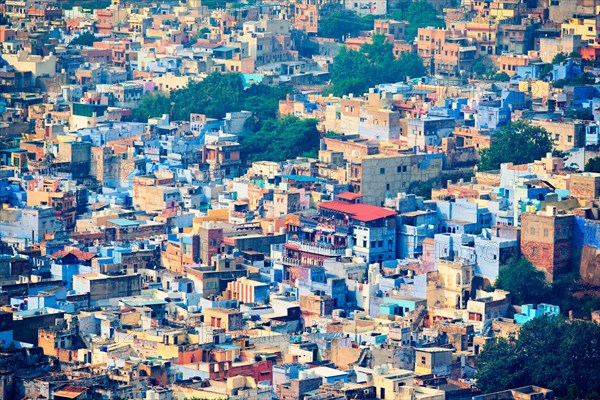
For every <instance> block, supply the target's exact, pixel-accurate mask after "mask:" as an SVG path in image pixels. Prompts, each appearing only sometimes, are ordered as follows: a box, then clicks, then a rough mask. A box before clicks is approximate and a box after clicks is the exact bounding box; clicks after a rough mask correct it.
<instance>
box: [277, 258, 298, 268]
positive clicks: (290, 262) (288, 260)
mask: <svg viewBox="0 0 600 400" xmlns="http://www.w3.org/2000/svg"><path fill="white" fill-rule="evenodd" d="M281 262H282V263H283V264H284V265H290V266H293V267H299V266H300V264H301V262H300V260H298V259H297V258H291V257H282V259H281Z"/></svg>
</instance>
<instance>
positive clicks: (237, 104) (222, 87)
mask: <svg viewBox="0 0 600 400" xmlns="http://www.w3.org/2000/svg"><path fill="white" fill-rule="evenodd" d="M243 91H244V86H243V84H242V80H241V78H240V75H239V74H234V73H226V74H221V73H218V72H213V73H211V74H209V75H208V76H207V77H206V78H205V79H204V80H202V81H200V82H190V83H189V84H188V86H187V87H186V88H184V89H181V90H177V91H174V92H172V93H171V100H172V101H173V102H174V103H175V107H173V118H174V119H176V120H188V119H189V118H190V114H191V113H198V114H205V115H206V116H207V117H209V118H223V117H224V116H225V114H226V113H228V112H232V111H239V110H241V108H242V96H243Z"/></svg>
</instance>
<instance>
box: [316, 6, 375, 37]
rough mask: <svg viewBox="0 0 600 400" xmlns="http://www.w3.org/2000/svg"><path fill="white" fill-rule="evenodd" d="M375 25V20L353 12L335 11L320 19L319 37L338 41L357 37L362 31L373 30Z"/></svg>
mask: <svg viewBox="0 0 600 400" xmlns="http://www.w3.org/2000/svg"><path fill="white" fill-rule="evenodd" d="M373 24H374V23H373V19H371V18H361V17H359V16H358V15H356V13H355V12H353V11H349V10H339V11H334V12H332V13H331V14H329V15H328V16H326V17H324V18H320V19H319V36H320V37H326V38H331V39H338V40H342V39H343V38H344V37H349V36H352V37H356V36H358V34H359V33H360V31H366V30H371V29H373Z"/></svg>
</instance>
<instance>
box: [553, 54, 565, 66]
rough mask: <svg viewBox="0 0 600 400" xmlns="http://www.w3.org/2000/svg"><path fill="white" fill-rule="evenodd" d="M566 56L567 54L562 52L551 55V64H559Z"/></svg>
mask: <svg viewBox="0 0 600 400" xmlns="http://www.w3.org/2000/svg"><path fill="white" fill-rule="evenodd" d="M567 58H568V56H567V55H566V54H565V53H563V52H560V53H558V54H556V55H555V56H554V57H552V64H560V63H561V62H563V61H565V60H566V59H567Z"/></svg>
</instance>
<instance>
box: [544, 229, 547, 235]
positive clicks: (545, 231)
mask: <svg viewBox="0 0 600 400" xmlns="http://www.w3.org/2000/svg"><path fill="white" fill-rule="evenodd" d="M544 237H548V229H544Z"/></svg>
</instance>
